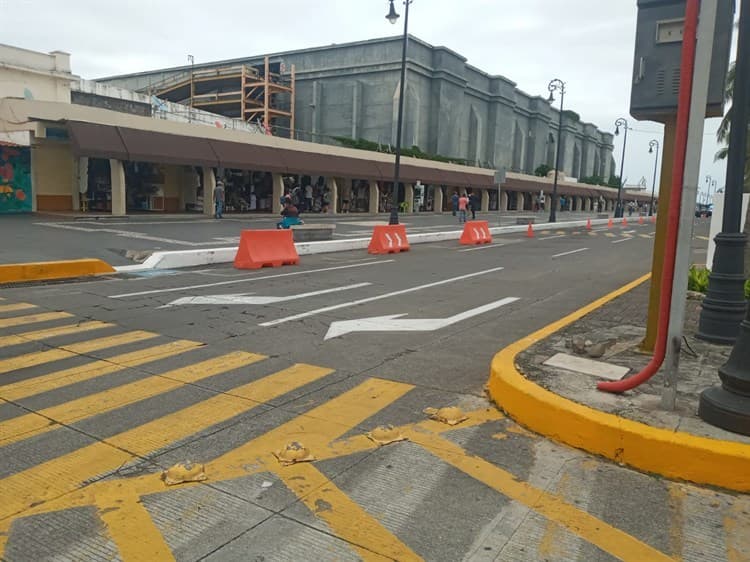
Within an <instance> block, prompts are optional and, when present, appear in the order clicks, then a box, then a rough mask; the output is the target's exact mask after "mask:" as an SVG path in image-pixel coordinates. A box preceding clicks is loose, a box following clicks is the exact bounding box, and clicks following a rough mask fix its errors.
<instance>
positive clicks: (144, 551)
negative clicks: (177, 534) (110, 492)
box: [97, 495, 175, 562]
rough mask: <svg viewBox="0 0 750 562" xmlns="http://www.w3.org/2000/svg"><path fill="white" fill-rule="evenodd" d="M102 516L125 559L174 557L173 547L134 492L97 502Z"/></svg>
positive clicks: (165, 560) (171, 558) (166, 558)
mask: <svg viewBox="0 0 750 562" xmlns="http://www.w3.org/2000/svg"><path fill="white" fill-rule="evenodd" d="M97 508H98V513H99V518H100V519H101V520H102V523H104V525H105V527H106V528H107V531H108V533H109V536H110V537H111V538H112V540H113V541H114V543H115V545H117V548H118V550H119V551H120V558H121V559H122V560H125V561H128V562H130V561H134V560H143V561H150V560H159V561H160V562H167V561H170V560H174V559H175V558H174V555H173V554H172V549H171V548H169V545H168V544H167V543H166V542H165V541H164V537H163V536H162V534H161V533H160V532H159V529H157V528H156V525H154V522H153V521H152V520H151V516H150V515H149V513H148V510H147V509H146V507H145V506H144V505H143V503H142V502H141V501H140V499H139V498H138V497H136V496H134V495H131V496H128V497H125V498H120V500H119V501H107V499H106V498H102V499H101V500H99V501H97Z"/></svg>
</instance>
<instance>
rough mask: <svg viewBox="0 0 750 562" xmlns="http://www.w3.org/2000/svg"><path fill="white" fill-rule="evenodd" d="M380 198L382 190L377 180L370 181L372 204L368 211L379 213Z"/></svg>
mask: <svg viewBox="0 0 750 562" xmlns="http://www.w3.org/2000/svg"><path fill="white" fill-rule="evenodd" d="M379 199H380V190H379V189H378V184H377V182H374V181H371V182H370V205H369V207H368V209H367V210H368V212H369V213H371V214H373V215H375V214H377V213H378V200H379Z"/></svg>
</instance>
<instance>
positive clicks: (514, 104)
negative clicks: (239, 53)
mask: <svg viewBox="0 0 750 562" xmlns="http://www.w3.org/2000/svg"><path fill="white" fill-rule="evenodd" d="M401 48H402V39H401V37H392V38H384V39H373V40H369V41H360V42H356V43H347V44H342V45H328V46H325V47H317V48H312V49H305V50H298V51H289V52H284V53H276V54H272V55H261V56H256V57H247V58H239V59H232V60H224V61H217V62H211V63H203V64H195V65H194V66H183V67H177V68H170V69H163V70H155V71H149V72H140V73H135V74H128V75H123V76H114V77H110V78H104V79H101V80H99V81H100V82H105V83H109V84H113V85H116V86H119V87H122V88H126V89H129V90H136V91H144V92H145V91H148V92H151V93H154V92H159V91H160V90H162V89H163V86H164V85H166V84H170V83H174V82H175V81H179V80H180V79H181V78H182V79H189V77H190V75H191V73H196V72H205V71H210V70H217V71H218V70H219V69H222V68H230V67H237V66H239V65H247V66H250V67H256V68H260V67H262V65H263V62H264V59H265V57H266V56H268V58H269V60H270V61H271V64H272V65H274V66H275V67H276V68H280V69H286V72H287V73H289V72H290V71H291V69H292V67H294V69H295V81H296V94H295V100H294V104H293V106H292V104H291V103H288V104H287V107H293V111H294V122H295V129H296V130H297V134H296V136H297V137H298V138H303V139H306V140H315V141H317V142H325V139H326V138H327V137H328V136H340V137H349V138H352V139H366V140H370V141H374V142H377V143H381V144H383V145H387V144H393V143H395V138H396V122H397V114H398V95H399V72H400V67H401ZM212 87H214V90H215V91H213V92H210V93H209V94H215V95H216V98H217V99H218V98H219V97H220V96H221V95H222V91H221V88H222V86H221V85H218V86H212ZM186 91H187V90H186ZM203 94H204V95H209V94H206V90H204V91H203ZM183 97H184V98H185V99H174V100H173V101H181V102H185V101H187V97H188V96H183ZM405 102H406V103H405V111H404V129H403V141H402V144H403V146H407V147H410V146H418V147H419V148H420V149H421V150H422V151H424V152H428V153H431V154H439V155H442V156H447V157H452V158H457V159H463V160H467V161H469V162H471V163H474V164H475V165H479V166H482V167H486V168H500V167H505V168H506V169H508V170H511V171H514V172H520V173H526V174H531V173H533V172H534V170H535V169H536V168H537V167H538V166H539V165H541V164H547V165H548V166H550V167H553V166H554V163H555V162H554V160H555V150H556V147H555V143H556V142H557V141H558V136H559V134H558V130H557V129H558V117H559V113H558V110H557V109H556V108H554V107H552V106H551V105H550V103H549V102H548V101H547V100H546V98H544V97H540V96H532V95H529V94H526V93H525V92H523V91H521V90H519V89H518V88H516V84H515V83H514V82H512V81H511V80H509V79H507V78H505V77H503V76H494V75H490V74H487V73H486V72H483V71H482V70H479V69H478V68H475V67H473V66H471V65H470V64H467V61H466V59H465V58H464V57H462V56H461V55H459V54H458V53H456V52H454V51H452V50H450V49H448V48H446V47H440V46H437V47H436V46H432V45H429V44H427V43H425V42H424V41H421V40H420V39H418V38H415V37H410V40H409V46H408V51H407V79H406V100H405ZM282 103H283V102H282ZM226 112H227V113H225V114H226V115H229V116H232V117H236V116H237V115H236V114H233V113H237V110H236V109H234V108H233V107H232V105H231V104H226ZM280 132H281V131H280ZM612 148H613V146H612V135H611V134H610V133H607V132H603V131H600V130H599V129H598V128H597V127H596V126H595V125H593V124H591V123H586V122H583V121H581V120H580V118H579V116H578V115H577V114H576V113H575V112H573V111H565V112H564V114H563V130H562V147H561V153H560V160H561V162H560V164H561V165H560V170H561V171H563V172H564V173H565V174H566V175H567V176H569V177H573V178H583V177H587V176H601V177H603V178H608V177H609V176H610V174H612V173H614V161H613V158H612Z"/></svg>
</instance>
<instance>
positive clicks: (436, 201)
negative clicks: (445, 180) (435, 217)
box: [432, 185, 443, 213]
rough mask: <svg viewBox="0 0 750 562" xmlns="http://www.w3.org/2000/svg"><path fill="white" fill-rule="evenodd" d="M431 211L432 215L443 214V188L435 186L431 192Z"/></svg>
mask: <svg viewBox="0 0 750 562" xmlns="http://www.w3.org/2000/svg"><path fill="white" fill-rule="evenodd" d="M432 197H433V201H432V211H433V212H434V213H442V212H443V186H441V185H436V186H435V187H434V189H433V190H432Z"/></svg>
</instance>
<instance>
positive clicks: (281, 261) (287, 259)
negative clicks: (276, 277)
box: [234, 230, 299, 269]
mask: <svg viewBox="0 0 750 562" xmlns="http://www.w3.org/2000/svg"><path fill="white" fill-rule="evenodd" d="M298 263H299V255H298V254H297V248H295V247H294V239H293V238H292V231H291V230H243V231H242V233H241V234H240V247H239V249H238V250H237V255H236V256H235V257H234V267H235V268H237V269H260V268H261V267H280V266H282V265H297V264H298Z"/></svg>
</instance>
